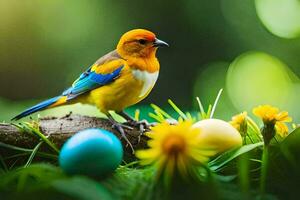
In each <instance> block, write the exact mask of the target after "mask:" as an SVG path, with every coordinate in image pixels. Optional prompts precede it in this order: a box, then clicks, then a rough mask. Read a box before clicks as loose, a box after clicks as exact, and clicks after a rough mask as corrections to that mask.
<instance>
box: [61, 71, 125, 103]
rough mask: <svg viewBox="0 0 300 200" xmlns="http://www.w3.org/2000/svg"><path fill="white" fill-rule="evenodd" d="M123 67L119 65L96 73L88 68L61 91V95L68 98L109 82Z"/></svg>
mask: <svg viewBox="0 0 300 200" xmlns="http://www.w3.org/2000/svg"><path fill="white" fill-rule="evenodd" d="M123 67H124V66H120V67H118V68H117V69H115V70H114V71H113V72H111V73H108V74H100V73H96V72H95V71H91V68H89V69H88V70H87V71H85V72H84V73H82V74H81V75H80V76H79V78H78V79H77V80H76V81H75V82H74V83H73V85H72V87H70V88H68V89H67V90H65V91H64V92H63V95H65V96H68V100H70V99H73V98H75V97H77V96H79V95H81V94H83V93H85V92H88V91H90V90H93V89H95V88H98V87H101V86H103V85H106V84H109V83H111V82H112V81H114V80H115V79H116V78H118V77H119V75H120V73H121V71H122V69H123Z"/></svg>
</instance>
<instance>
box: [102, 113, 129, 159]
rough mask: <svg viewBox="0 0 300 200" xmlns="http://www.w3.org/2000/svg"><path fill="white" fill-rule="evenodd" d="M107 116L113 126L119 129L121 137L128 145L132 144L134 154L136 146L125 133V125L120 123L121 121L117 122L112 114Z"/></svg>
mask: <svg viewBox="0 0 300 200" xmlns="http://www.w3.org/2000/svg"><path fill="white" fill-rule="evenodd" d="M107 117H108V120H109V121H110V122H111V123H112V128H113V129H115V130H117V131H118V132H119V133H120V134H121V137H122V138H123V139H124V140H125V141H126V143H127V145H129V146H130V148H131V150H132V153H133V154H134V148H133V146H132V144H131V142H130V141H129V140H128V138H127V136H126V134H125V131H124V129H123V127H124V126H123V125H122V124H120V123H119V122H117V121H116V120H115V119H114V118H113V117H112V116H111V115H110V114H108V115H107Z"/></svg>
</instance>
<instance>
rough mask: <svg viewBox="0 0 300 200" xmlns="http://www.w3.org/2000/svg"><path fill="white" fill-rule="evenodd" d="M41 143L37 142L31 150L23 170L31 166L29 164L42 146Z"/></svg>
mask: <svg viewBox="0 0 300 200" xmlns="http://www.w3.org/2000/svg"><path fill="white" fill-rule="evenodd" d="M43 142H44V141H41V142H39V143H38V144H37V145H36V146H35V147H34V149H33V151H32V153H31V154H30V156H29V158H28V160H27V162H26V164H25V165H24V168H26V167H28V166H29V165H30V164H31V162H32V160H33V158H34V156H35V155H36V153H37V151H38V150H39V148H40V146H41V145H42V144H43Z"/></svg>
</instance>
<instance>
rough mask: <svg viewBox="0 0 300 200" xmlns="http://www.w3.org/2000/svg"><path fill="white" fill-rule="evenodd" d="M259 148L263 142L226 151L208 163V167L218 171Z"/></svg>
mask: <svg viewBox="0 0 300 200" xmlns="http://www.w3.org/2000/svg"><path fill="white" fill-rule="evenodd" d="M261 146H263V142H259V143H255V144H248V145H244V146H242V147H239V148H235V149H232V150H229V151H226V152H225V153H223V154H221V155H220V156H218V157H217V158H216V159H214V160H212V161H210V162H209V163H208V166H209V168H210V169H211V170H212V171H218V170H219V169H220V168H222V167H223V166H224V165H226V164H227V163H228V162H230V161H232V160H233V159H235V158H237V157H239V156H240V155H242V154H244V153H247V152H249V151H252V150H253V149H255V148H258V147H261Z"/></svg>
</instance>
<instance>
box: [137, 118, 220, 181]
mask: <svg viewBox="0 0 300 200" xmlns="http://www.w3.org/2000/svg"><path fill="white" fill-rule="evenodd" d="M199 134H201V131H200V130H199V129H197V128H192V122H190V121H180V122H179V123H178V124H176V125H170V124H168V123H167V122H163V123H161V124H158V125H156V126H155V127H153V128H152V130H151V132H149V133H148V134H147V135H148V136H149V137H150V140H149V141H148V146H149V147H150V148H149V149H145V150H139V151H137V152H136V156H137V157H138V158H139V159H141V164H143V165H150V164H154V165H156V167H158V169H159V172H162V171H164V172H165V173H166V174H167V175H172V174H173V173H174V172H175V171H178V172H179V173H180V174H181V175H183V176H184V175H187V174H188V173H189V172H190V170H191V169H192V168H193V167H194V166H199V165H201V164H204V163H205V162H207V161H208V159H209V156H211V155H214V153H215V152H214V151H213V150H212V149H209V148H207V147H206V148H204V147H203V146H200V145H199V142H200V141H199V140H200V139H199Z"/></svg>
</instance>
